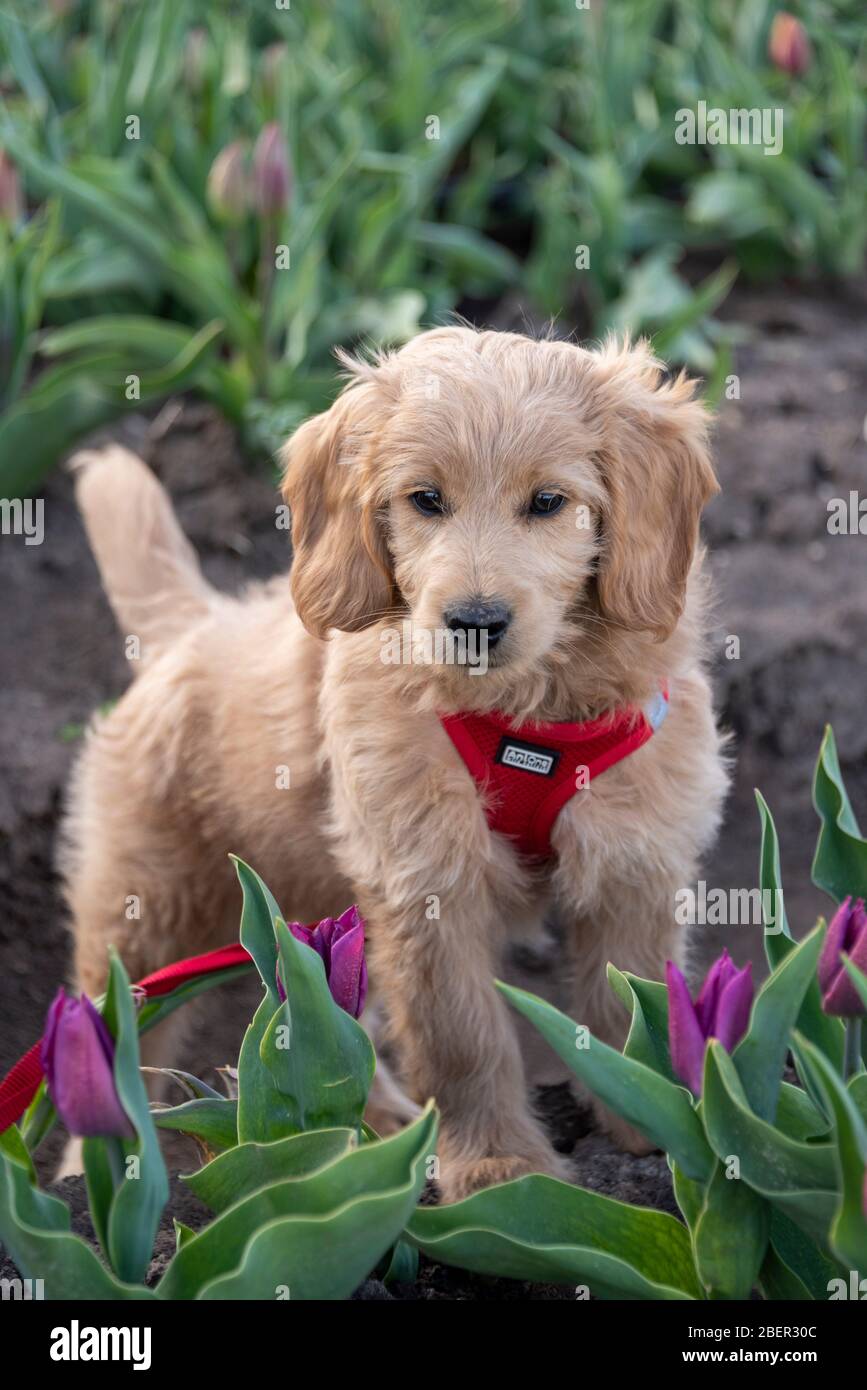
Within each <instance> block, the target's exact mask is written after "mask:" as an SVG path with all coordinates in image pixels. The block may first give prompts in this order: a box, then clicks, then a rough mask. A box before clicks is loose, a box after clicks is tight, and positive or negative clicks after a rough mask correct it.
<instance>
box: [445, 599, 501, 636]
mask: <svg viewBox="0 0 867 1390" xmlns="http://www.w3.org/2000/svg"><path fill="white" fill-rule="evenodd" d="M443 617H444V618H445V621H446V627H448V628H450V629H451V631H452V632H466V633H467V634H468V635H469V633H471V632H475V633H478V634H479V635H481V633H482V632H484V633H486V634H487V641H488V646H489V647H495V646H496V645H497V643H498V642H499V640H500V638H501V637H503V636H505V632H506V629H507V627H508V626H509V623H510V622H511V621H512V610H511V608H509V606H508V605H507V604H505V603H499V602H497V601H496V600H491V601H490V602H489V601H488V600H487V599H482V598H470V599H464V600H463V602H461V603H453V604H450V605H449V607H448V608H447V609H446V610H445V612H444V614H443Z"/></svg>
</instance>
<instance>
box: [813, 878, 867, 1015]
mask: <svg viewBox="0 0 867 1390" xmlns="http://www.w3.org/2000/svg"><path fill="white" fill-rule="evenodd" d="M843 952H845V953H846V955H847V956H848V957H849V959H850V960H851V961H852V964H853V965H857V967H858V969H859V970H863V971H865V972H867V912H865V910H864V899H863V898H858V899H857V901H856V902H855V904H854V906H853V904H852V899H851V898H846V899H844V901H843V902H842V903H841V904H840V906H839V907H838V908H837V911H836V912H835V913H834V916H833V917H832V918H831V921H830V923H829V924H828V932H827V935H826V937H825V944H824V946H823V947H822V954H821V956H820V957H819V988H820V989H821V991H822V1008H823V1009H824V1010H825V1013H826V1014H834V1015H836V1016H837V1017H838V1018H860V1017H861V1016H862V1015H863V1014H865V1013H867V1009H865V1008H864V1003H863V1000H862V999H861V997H860V995H859V994H858V991H857V990H856V988H855V986H854V985H853V983H852V981H851V980H850V978H849V975H848V973H847V971H846V967H845V965H844V964H843V961H842V959H841V954H842V953H843Z"/></svg>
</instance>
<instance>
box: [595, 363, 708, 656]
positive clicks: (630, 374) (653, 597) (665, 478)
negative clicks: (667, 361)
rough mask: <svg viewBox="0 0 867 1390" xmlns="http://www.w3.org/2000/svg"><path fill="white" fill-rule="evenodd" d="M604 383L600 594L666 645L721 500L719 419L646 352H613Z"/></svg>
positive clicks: (621, 622)
mask: <svg viewBox="0 0 867 1390" xmlns="http://www.w3.org/2000/svg"><path fill="white" fill-rule="evenodd" d="M594 373H595V375H596V379H597V383H598V385H599V386H601V393H600V395H601V399H602V400H603V402H604V405H603V414H602V419H601V421H600V423H601V426H602V430H601V433H602V444H601V448H600V451H599V463H600V466H601V470H602V475H603V480H604V483H605V487H606V491H607V494H608V500H607V504H606V505H605V506H604V508H603V520H602V526H603V534H602V550H601V554H600V559H599V569H598V575H597V591H598V595H599V603H600V608H601V610H602V612H603V614H604V615H605V616H606V617H607V618H609V619H610V620H611V622H613V623H615V624H616V625H617V626H619V627H624V628H628V629H630V630H632V631H646V632H653V633H654V634H655V636H656V637H657V638H658V639H659V640H662V639H664V638H665V637H668V636H669V635H670V634H671V632H672V631H673V630H674V627H675V626H676V624H677V621H678V619H679V618H680V615H681V613H682V611H683V605H684V600H685V597H686V582H687V578H688V575H689V571H690V568H691V566H692V562H693V557H694V555H695V549H696V545H697V543H698V528H699V519H700V517H701V513H702V510H703V508H704V506H705V504H706V503H707V502H708V501H709V500H710V498H711V497H713V496H714V495H715V494H716V493H717V492H718V491H719V484H718V483H717V481H716V477H715V475H714V471H713V467H712V465H711V461H710V455H709V453H708V446H707V434H708V426H709V423H710V421H709V417H708V414H707V412H706V410H705V408H704V406H703V405H702V404H701V402H700V401H696V400H695V399H694V394H695V388H696V383H695V382H694V381H690V380H689V379H688V378H687V377H686V376H685V374H683V373H681V374H680V376H678V377H676V378H675V379H674V380H672V381H668V382H663V381H662V368H661V366H660V364H659V363H658V362H656V361H655V360H654V358H653V357H652V356H651V354H650V351H649V349H648V348H647V346H646V344H644V343H639V344H638V345H637V346H636V347H634V348H630V347H629V346H628V345H627V346H623V347H620V346H618V345H617V344H616V343H610V344H608V345H606V347H605V348H603V349H602V351H601V352H600V353H599V354H598V355H597V356H595V359H594Z"/></svg>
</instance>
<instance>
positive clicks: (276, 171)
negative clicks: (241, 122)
mask: <svg viewBox="0 0 867 1390" xmlns="http://www.w3.org/2000/svg"><path fill="white" fill-rule="evenodd" d="M291 195H292V165H291V161H290V158H289V148H288V146H287V144H286V141H285V139H284V138H283V132H282V130H281V129H280V127H279V125H278V124H277V122H276V121H270V122H269V124H268V125H266V126H263V128H262V131H261V133H260V135H259V138H258V140H257V141H256V145H255V148H254V150H253V196H254V199H255V203H256V207H257V209H258V211H259V212H260V213H261V214H262V216H263V217H273V216H274V215H275V214H276V213H278V212H282V211H283V210H284V208H286V207H288V205H289V199H290V197H291Z"/></svg>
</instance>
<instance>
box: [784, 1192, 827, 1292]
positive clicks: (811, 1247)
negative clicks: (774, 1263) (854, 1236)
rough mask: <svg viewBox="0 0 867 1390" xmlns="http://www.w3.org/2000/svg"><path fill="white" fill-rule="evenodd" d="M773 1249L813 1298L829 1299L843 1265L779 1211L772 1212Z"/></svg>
mask: <svg viewBox="0 0 867 1390" xmlns="http://www.w3.org/2000/svg"><path fill="white" fill-rule="evenodd" d="M771 1245H772V1246H773V1248H774V1250H775V1251H776V1253H777V1256H778V1257H779V1259H780V1260H781V1262H782V1263H783V1264H785V1265H786V1266H787V1267H788V1269H790V1270H791V1271H792V1272H793V1273H794V1274H796V1275H797V1278H798V1279H799V1280H800V1282H801V1283H802V1284H803V1285H805V1286H806V1289H807V1295H808V1297H809V1298H813V1299H817V1300H819V1301H821V1300H822V1299H826V1298H827V1297H828V1285H829V1283H830V1281H831V1280H832V1279H834V1278H836V1277H838V1276H839V1274H840V1268H841V1267H840V1265H838V1264H837V1262H836V1261H835V1260H833V1259H832V1258H831V1257H830V1255H828V1254H826V1253H825V1251H824V1250H822V1249H820V1248H819V1246H818V1245H817V1243H816V1241H815V1240H812V1239H811V1238H810V1236H808V1235H807V1233H806V1232H805V1231H803V1230H802V1229H801V1227H800V1226H798V1225H797V1224H796V1223H795V1222H794V1221H792V1220H791V1219H790V1217H788V1216H786V1215H785V1214H784V1213H783V1212H782V1211H779V1210H778V1209H777V1208H773V1209H772V1212H771Z"/></svg>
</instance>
